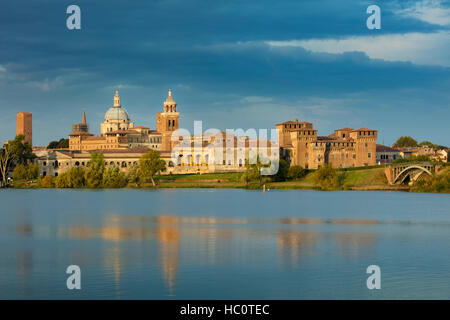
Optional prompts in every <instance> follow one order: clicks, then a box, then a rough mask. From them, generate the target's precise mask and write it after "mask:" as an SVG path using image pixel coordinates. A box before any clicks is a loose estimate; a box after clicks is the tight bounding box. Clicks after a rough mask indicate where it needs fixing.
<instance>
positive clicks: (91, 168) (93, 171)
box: [86, 152, 105, 188]
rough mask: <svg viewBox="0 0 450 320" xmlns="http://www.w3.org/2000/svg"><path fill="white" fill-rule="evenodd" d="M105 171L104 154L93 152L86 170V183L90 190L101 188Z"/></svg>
mask: <svg viewBox="0 0 450 320" xmlns="http://www.w3.org/2000/svg"><path fill="white" fill-rule="evenodd" d="M104 171H105V159H104V157H103V153H101V152H93V153H92V154H91V160H90V161H89V162H88V165H87V170H86V183H87V186H88V187H89V188H100V187H101V186H102V182H103V172H104Z"/></svg>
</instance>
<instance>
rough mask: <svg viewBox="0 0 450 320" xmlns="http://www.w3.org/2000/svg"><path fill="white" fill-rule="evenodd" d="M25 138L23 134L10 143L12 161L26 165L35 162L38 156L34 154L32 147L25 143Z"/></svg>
mask: <svg viewBox="0 0 450 320" xmlns="http://www.w3.org/2000/svg"><path fill="white" fill-rule="evenodd" d="M24 139H25V136H24V135H23V134H19V135H17V136H16V137H15V138H14V140H10V141H8V147H9V148H10V152H11V157H12V159H13V160H14V161H15V162H16V163H18V164H25V163H27V162H28V161H30V160H33V159H34V158H35V157H36V156H35V155H34V154H33V150H32V148H31V145H30V144H29V143H28V142H24Z"/></svg>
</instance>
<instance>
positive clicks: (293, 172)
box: [288, 166, 308, 180]
mask: <svg viewBox="0 0 450 320" xmlns="http://www.w3.org/2000/svg"><path fill="white" fill-rule="evenodd" d="M307 173H308V172H307V171H306V170H305V169H303V168H302V167H301V166H291V167H289V171H288V178H289V179H291V180H298V179H301V178H303V177H304V176H306V174H307Z"/></svg>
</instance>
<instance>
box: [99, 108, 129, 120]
mask: <svg viewBox="0 0 450 320" xmlns="http://www.w3.org/2000/svg"><path fill="white" fill-rule="evenodd" d="M107 120H120V121H123V120H126V121H130V117H129V116H128V112H127V110H125V108H123V107H111V108H109V110H108V111H106V113H105V121H107Z"/></svg>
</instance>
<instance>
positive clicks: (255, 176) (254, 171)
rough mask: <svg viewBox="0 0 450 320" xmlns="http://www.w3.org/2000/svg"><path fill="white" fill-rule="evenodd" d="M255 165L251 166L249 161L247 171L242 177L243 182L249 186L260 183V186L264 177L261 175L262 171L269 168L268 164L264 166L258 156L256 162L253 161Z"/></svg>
mask: <svg viewBox="0 0 450 320" xmlns="http://www.w3.org/2000/svg"><path fill="white" fill-rule="evenodd" d="M252 162H253V163H252V164H250V162H249V161H248V160H247V161H246V164H245V167H246V168H247V170H246V171H245V172H244V174H243V175H242V178H241V179H242V180H243V181H244V182H245V183H246V184H247V185H248V183H249V182H258V183H259V184H260V185H261V184H262V178H263V177H262V175H261V169H262V168H264V167H268V166H269V165H268V164H263V163H262V162H261V159H260V157H259V156H258V157H257V158H256V161H252Z"/></svg>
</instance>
